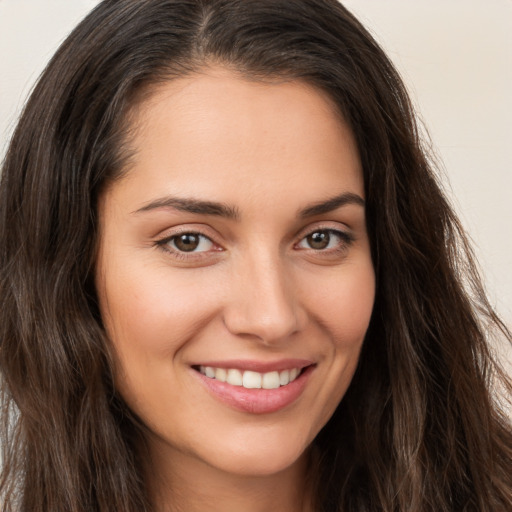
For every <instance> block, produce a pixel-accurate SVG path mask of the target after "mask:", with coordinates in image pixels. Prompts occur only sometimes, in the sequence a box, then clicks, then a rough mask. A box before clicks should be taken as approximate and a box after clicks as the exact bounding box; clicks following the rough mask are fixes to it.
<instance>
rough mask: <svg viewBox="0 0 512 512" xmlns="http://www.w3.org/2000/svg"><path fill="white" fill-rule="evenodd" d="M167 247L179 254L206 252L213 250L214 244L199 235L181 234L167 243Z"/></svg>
mask: <svg viewBox="0 0 512 512" xmlns="http://www.w3.org/2000/svg"><path fill="white" fill-rule="evenodd" d="M167 245H169V246H170V247H171V249H174V250H175V251H178V252H206V251H209V250H211V249H212V248H213V242H212V241H211V240H210V239H209V238H208V237H206V236H204V235H201V234H199V233H181V234H179V235H175V236H173V237H172V238H171V239H169V240H168V241H167Z"/></svg>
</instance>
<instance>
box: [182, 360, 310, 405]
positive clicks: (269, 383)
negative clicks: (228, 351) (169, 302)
mask: <svg viewBox="0 0 512 512" xmlns="http://www.w3.org/2000/svg"><path fill="white" fill-rule="evenodd" d="M315 368H316V364H313V363H312V362H311V361H303V360H297V359H295V360H288V361H287V362H285V361H281V362H275V363H267V364H264V363H257V362H254V363H249V362H247V361H244V362H241V363H240V364H236V362H235V361H231V364H229V363H228V362H224V363H218V364H200V365H194V366H192V370H194V372H193V374H194V375H195V376H197V378H199V381H200V382H201V383H202V384H203V385H204V386H205V388H206V390H207V391H208V392H209V393H210V394H211V395H212V396H213V397H214V398H215V399H217V400H220V401H221V402H223V403H224V404H226V405H228V406H230V407H232V408H234V409H237V410H239V411H242V412H245V413H252V414H268V413H274V412H277V411H280V410H282V409H284V408H287V407H289V406H292V405H293V403H294V402H295V401H296V400H298V399H299V397H300V396H301V395H302V393H303V391H304V389H305V388H306V386H307V383H308V381H309V379H310V376H311V374H312V373H313V371H314V370H315ZM258 370H259V371H258Z"/></svg>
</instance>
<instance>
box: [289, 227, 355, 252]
mask: <svg viewBox="0 0 512 512" xmlns="http://www.w3.org/2000/svg"><path fill="white" fill-rule="evenodd" d="M344 241H345V237H344V236H343V233H339V232H338V231H334V230H332V229H319V230H318V231H313V232H312V233H310V234H309V235H307V236H305V237H304V238H303V239H302V240H301V241H300V242H299V243H298V244H297V246H298V247H300V248H301V249H314V250H317V251H322V250H325V249H334V248H335V247H337V246H339V245H340V244H341V243H343V242H344Z"/></svg>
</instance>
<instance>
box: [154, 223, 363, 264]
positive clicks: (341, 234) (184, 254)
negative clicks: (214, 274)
mask: <svg viewBox="0 0 512 512" xmlns="http://www.w3.org/2000/svg"><path fill="white" fill-rule="evenodd" d="M317 233H324V234H328V235H329V236H330V237H332V236H335V237H338V238H339V239H340V243H338V244H337V245H336V247H331V248H325V249H315V248H313V247H307V248H299V247H298V246H299V244H300V243H302V242H303V241H304V240H306V239H307V238H308V237H310V236H313V235H315V234H317ZM184 235H189V236H196V237H199V238H200V239H201V241H200V242H199V243H204V241H205V240H206V241H208V242H209V243H210V244H212V246H213V247H217V248H216V249H214V250H213V252H221V251H223V249H222V248H221V247H220V246H218V245H217V244H215V242H214V241H213V240H212V239H211V238H210V237H208V236H206V235H204V234H203V233H201V232H198V231H182V232H180V233H176V234H174V235H172V236H169V237H165V238H163V239H161V240H157V241H156V243H155V245H156V246H157V247H158V248H159V249H161V250H162V251H165V252H166V253H171V254H172V255H173V256H174V257H176V258H178V259H182V260H190V259H193V258H198V257H201V256H200V255H202V254H204V253H210V252H212V251H211V250H205V251H199V252H197V251H195V250H192V251H182V250H180V249H179V248H177V247H176V246H175V248H172V247H170V246H169V245H170V244H171V243H173V244H174V245H175V241H176V240H177V239H179V237H181V236H184ZM354 240H355V238H354V236H353V235H352V234H350V233H347V232H345V231H340V230H337V229H333V228H327V227H326V228H322V227H319V228H316V229H313V230H311V231H309V232H307V233H306V234H304V235H303V236H302V237H301V238H300V240H299V242H297V243H296V244H295V245H294V248H298V249H299V250H306V251H313V252H315V253H318V254H320V253H323V254H325V255H327V254H329V255H335V254H338V253H343V252H345V251H346V250H347V249H348V248H349V247H350V245H351V244H352V243H353V242H354ZM329 243H330V240H329Z"/></svg>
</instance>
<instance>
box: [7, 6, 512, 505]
mask: <svg viewBox="0 0 512 512" xmlns="http://www.w3.org/2000/svg"><path fill="white" fill-rule="evenodd" d="M209 63H218V64H221V65H224V66H227V67H229V68H230V69H232V70H235V71H236V72H238V73H240V74H241V75H243V76H244V77H248V78H250V79H253V80H275V79H283V80H302V81H304V82H307V83H309V84H312V85H313V86H315V87H317V88H319V89H321V90H323V91H325V92H327V94H328V95H329V96H330V97H331V99H332V100H333V101H334V102H335V104H336V105H337V106H338V108H339V111H340V113H341V114H342V115H343V117H344V119H345V120H346V122H347V123H348V124H349V126H350V127H351V129H352V131H353V133H354V136H355V139H356V141H357V145H358V149H359V153H360V157H361V161H362V165H363V170H364V180H365V197H366V208H367V212H366V215H367V223H368V231H369V236H370V242H371V251H372V257H373V262H374V266H375V271H376V278H377V289H376V299H375V306H374V311H373V315H372V319H371V323H370V327H369V330H368V333H367V336H366V339H365V342H364V346H363V350H362V353H361V358H360V362H359V366H358V369H357V371H356V374H355V376H354V379H353V382H352V384H351V386H350V388H349V390H348V391H347V393H346V395H345V397H344V398H343V400H342V402H341V403H340V405H339V407H338V408H337V410H336V412H335V414H334V415H333V417H332V418H331V419H330V420H329V422H328V423H327V425H326V426H325V427H324V429H323V430H322V431H321V432H320V434H319V435H318V436H317V438H316V439H315V441H314V447H313V449H314V452H315V454H316V455H317V457H316V460H317V466H316V467H315V471H314V473H315V481H316V495H317V503H318V510H319V511H323V512H335V511H343V512H356V511H357V512H377V511H380V512H400V511H401V512H405V511H411V510H413V511H415V512H427V511H429V512H431V511H436V512H448V511H457V512H460V511H466V512H470V511H482V512H483V511H486V512H491V511H492V512H499V511H505V510H511V509H512V430H511V425H510V422H509V420H508V419H507V417H506V415H505V413H504V412H503V411H502V409H500V407H499V406H498V401H497V400H496V399H495V394H494V393H495V389H496V388H500V389H501V390H502V391H504V392H503V396H504V397H507V396H508V397H510V396H511V393H512V385H511V382H510V379H508V378H507V376H506V375H505V373H504V372H503V371H502V370H501V369H500V366H499V364H498V363H497V361H496V358H495V357H493V353H492V351H491V349H490V345H489V339H490V337H492V335H493V333H494V335H495V336H499V337H501V338H505V340H507V342H510V341H511V340H512V336H511V333H510V332H509V331H508V330H507V328H506V327H505V326H504V324H503V323H502V322H501V321H500V320H499V318H498V317H497V316H496V314H495V313H494V311H493V310H492V308H491V306H490V305H489V303H488V301H487V299H486V297H485V294H484V291H483V288H482V285H481V279H480V277H479V275H478V271H477V269H476V266H475V263H474V259H473V256H472V252H471V249H470V247H469V245H468V243H467V239H466V237H465V235H464V232H463V230H462V228H461V225H460V224H459V222H458V220H457V218H456V216H455V215H454V213H453V211H452V209H451V207H450V205H449V204H448V202H447V200H446V199H445V197H444V195H443V193H442V190H441V187H440V185H439V179H438V176H437V174H436V172H435V166H434V165H433V164H432V162H431V159H430V158H429V156H428V152H427V151H426V150H425V147H424V146H425V144H423V143H422V140H421V136H420V135H419V132H418V129H417V124H416V120H415V115H414V112H413V110H412V108H411V104H410V101H409V98H408V96H407V93H406V92H405V90H404V86H403V84H402V82H401V79H400V77H399V76H398V74H397V72H396V70H395V69H394V67H393V66H392V64H391V63H390V61H389V60H388V58H387V57H386V56H385V54H384V53H383V51H382V50H381V48H380V47H379V46H378V45H377V44H376V42H375V41H374V40H373V38H372V37H371V36H370V34H369V33H368V32H367V31H366V29H365V28H364V27H363V26H362V25H361V24H360V23H359V22H358V21H357V20H356V19H355V18H354V17H353V16H352V15H351V14H350V13H349V12H348V11H347V10H346V9H345V8H344V7H343V6H342V5H341V4H339V3H338V2H337V1H336V0H258V1H251V0H123V1H120V0H105V1H103V2H101V3H100V4H99V5H98V6H97V8H95V9H94V10H93V11H92V12H91V13H90V14H89V15H88V16H87V17H86V18H85V19H84V20H83V21H82V22H81V23H80V24H79V25H78V27H77V28H76V29H75V30H74V31H73V32H72V33H71V35H70V36H69V37H68V38H67V39H66V40H65V42H64V43H63V44H62V46H61V47H60V48H59V50H58V51H57V53H56V54H55V56H54V57H53V59H52V60H51V62H50V63H49V65H48V67H47V68H46V70H45V71H44V73H43V74H42V76H41V77H40V79H39V81H38V84H37V86H36V87H35V89H34V91H33V93H32V95H31V97H30V99H29V101H28V103H27V105H26V107H25V109H24V112H23V114H22V116H21V118H20V121H19V124H18V126H17V128H16V130H15V133H14V136H13V138H12V140H11V143H10V146H9V148H8V152H7V155H6V158H5V161H4V163H3V171H2V176H1V188H0V240H1V244H0V372H1V380H2V392H1V393H2V394H1V407H2V413H1V414H2V416H1V428H2V431H1V435H2V457H3V467H2V472H1V476H0V502H1V503H2V510H4V511H5V512H13V511H15V510H16V511H21V512H43V511H44V512H86V511H87V512H92V511H94V512H112V511H114V510H115V511H123V512H143V511H146V512H149V511H151V510H152V504H151V500H150V497H149V495H148V490H147V486H146V482H145V481H144V476H143V474H142V471H141V467H142V461H141V459H140V457H139V455H138V451H137V446H138V445H139V444H140V442H141V441H143V429H142V428H141V426H140V425H139V424H138V421H137V419H136V418H134V416H133V414H131V412H130V411H129V410H128V408H127V406H126V405H125V404H124V402H123V401H122V399H121V398H120V397H119V396H118V395H117V393H116V390H115V388H114V386H113V379H112V357H111V354H110V348H109V343H108V339H107V338H106V335H105V331H104V328H103V326H102V321H101V316H100V314H99V310H98V304H97V298H96V290H95V287H94V271H95V258H96V250H97V242H98V216H97V208H96V205H97V201H98V196H99V194H100V193H101V191H102V189H103V187H104V186H105V184H107V183H108V182H110V181H112V180H115V179H118V178H120V177H122V175H123V172H124V171H125V169H126V163H127V161H128V160H129V158H130V153H129V139H130V131H129V128H130V122H129V121H130V115H131V112H133V109H134V108H136V106H137V105H138V104H140V102H142V101H144V99H145V98H146V97H147V95H148V94H150V91H151V86H152V85H154V84H156V83H161V82H164V81H167V80H172V79H173V78H175V77H181V76H186V75H187V74H190V73H193V72H194V71H197V70H200V69H201V68H203V67H204V66H207V65H208V64H209Z"/></svg>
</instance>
